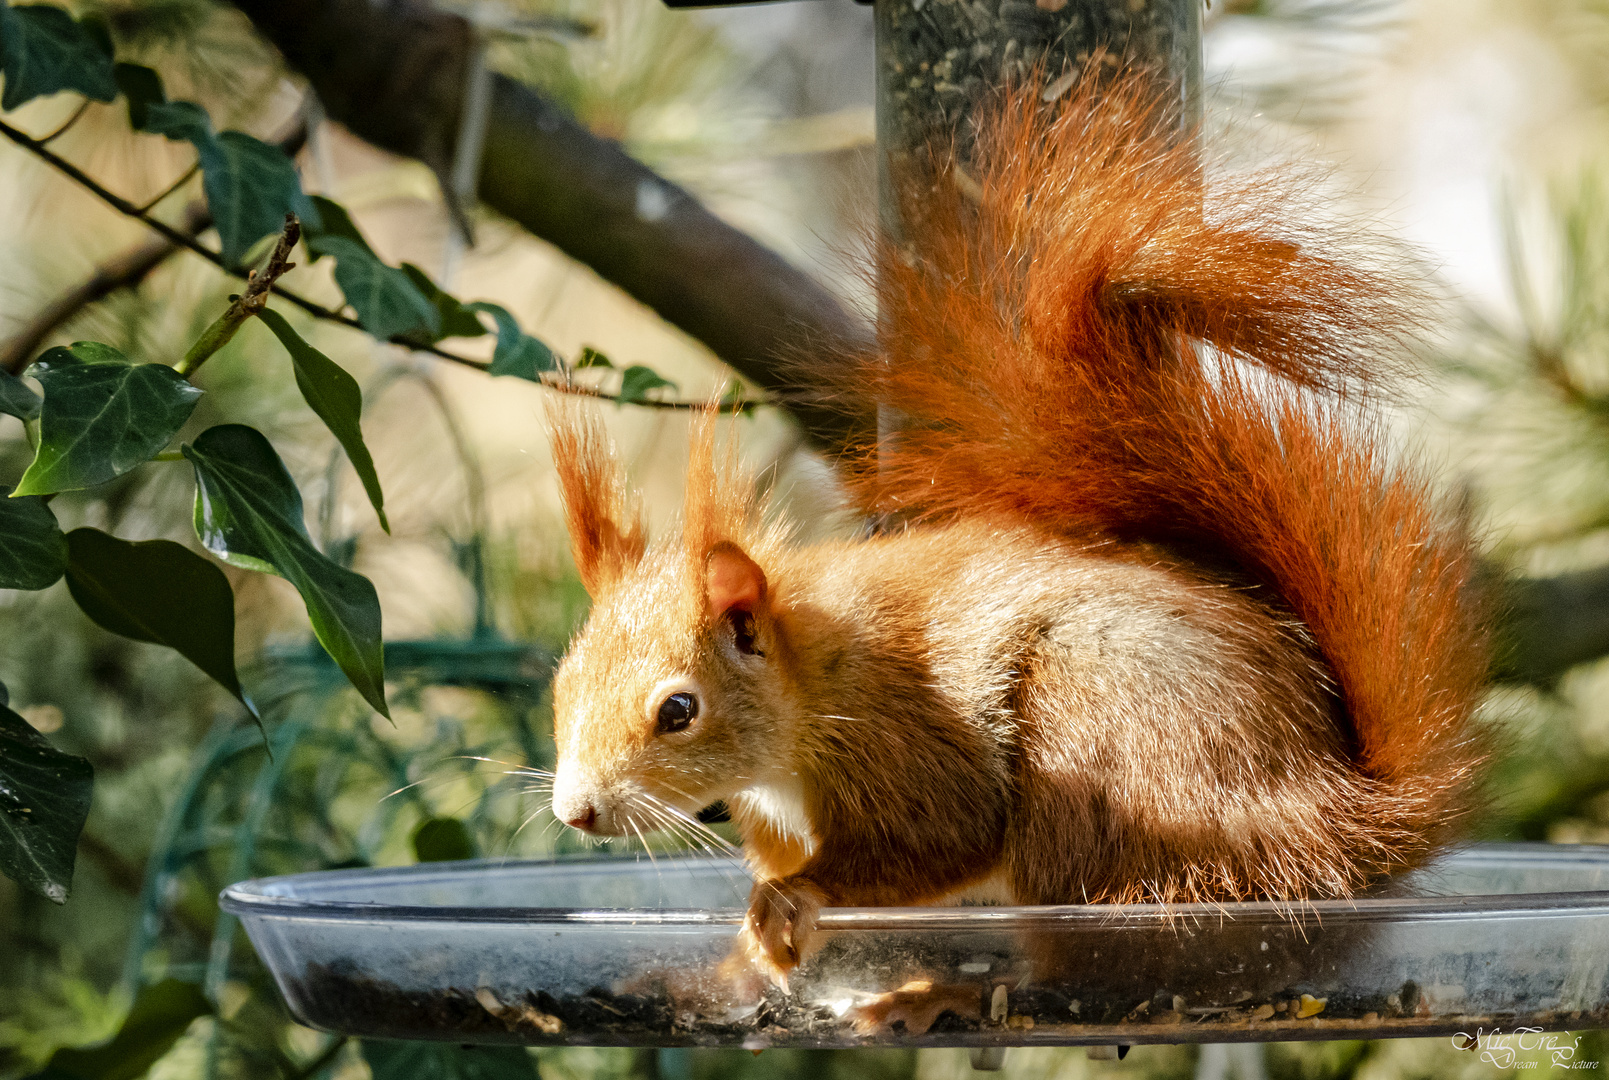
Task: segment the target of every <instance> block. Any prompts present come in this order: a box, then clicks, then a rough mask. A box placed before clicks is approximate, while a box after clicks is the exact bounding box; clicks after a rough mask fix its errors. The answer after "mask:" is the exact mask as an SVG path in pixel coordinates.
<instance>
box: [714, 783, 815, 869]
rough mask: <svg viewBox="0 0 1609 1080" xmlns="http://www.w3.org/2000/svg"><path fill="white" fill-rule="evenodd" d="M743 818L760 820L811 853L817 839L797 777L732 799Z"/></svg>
mask: <svg viewBox="0 0 1609 1080" xmlns="http://www.w3.org/2000/svg"><path fill="white" fill-rule="evenodd" d="M733 801H734V802H736V803H737V804H738V805H739V807H740V808H741V809H742V812H743V813H744V814H745V815H752V816H754V817H757V818H763V819H764V820H765V821H766V823H767V824H769V825H770V826H771V827H772V828H773V829H775V830H776V831H777V832H778V833H780V834H781V835H782V836H784V837H786V838H788V839H790V840H794V841H797V842H798V843H800V844H803V845H804V846H805V848H806V849H807V850H810V851H814V850H815V847H816V836H815V833H814V832H813V831H812V830H811V828H810V816H809V815H808V814H806V813H805V804H804V788H803V787H802V786H801V785H800V783H799V778H798V777H796V776H786V777H782V778H779V779H777V780H773V781H770V782H768V783H764V784H755V785H754V786H753V787H749V788H745V789H744V790H743V791H741V792H739V793H738V794H737V795H736V796H734V797H733Z"/></svg>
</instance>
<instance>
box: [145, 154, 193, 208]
mask: <svg viewBox="0 0 1609 1080" xmlns="http://www.w3.org/2000/svg"><path fill="white" fill-rule="evenodd" d="M200 171H201V162H200V161H197V162H196V163H195V164H194V165H192V166H190V167H189V168H188V169H186V170H185V172H184V175H183V176H181V177H179V178H178V179H177V180H175V181H174V182H173V183H171V184H169V185H168V186H167V187H165V188H163V189H162V191H161V192H160V193H159V194H157V195H156V196H155V197H154V198H152V199H150V200H149V201H148V202H146V204H145V205H144V206H142V207H140V214H141V215H145V214H149V213H150V212H151V210H152V208H154V207H155V206H157V205H158V204H160V203H161V202H162V200H163V199H166V198H167V197H168V196H169V195H172V194H173V193H174V192H175V191H178V190H179V189H180V188H182V187H184V185H186V184H188V183H189V182H190V178H191V177H192V176H194V175H195V174H196V173H198V172H200Z"/></svg>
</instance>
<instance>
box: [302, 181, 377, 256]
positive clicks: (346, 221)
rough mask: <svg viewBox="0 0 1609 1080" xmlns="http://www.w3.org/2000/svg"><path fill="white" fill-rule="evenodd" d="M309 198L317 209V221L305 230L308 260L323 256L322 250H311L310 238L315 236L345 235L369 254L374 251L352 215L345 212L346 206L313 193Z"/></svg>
mask: <svg viewBox="0 0 1609 1080" xmlns="http://www.w3.org/2000/svg"><path fill="white" fill-rule="evenodd" d="M311 198H312V201H313V207H314V208H315V209H316V210H318V217H319V223H318V225H317V227H309V228H308V230H307V236H308V261H309V262H318V261H319V259H321V258H323V257H324V256H323V253H322V252H319V251H314V250H312V238H313V237H315V236H340V237H345V238H346V239H348V240H353V241H356V242H357V243H359V244H362V245H363V247H364V249H365V250H366V251H368V252H369V253H370V254H371V255H372V254H373V253H374V249H373V248H371V247H369V242H368V241H367V240H365V239H363V234H362V233H361V232H359V231H358V227H357V226H356V225H355V224H353V222H352V215H351V214H348V213H347V212H346V207H344V206H342V205H341V204H340V203H338V202H336V201H335V200H334V199H326V198H325V197H324V196H322V195H314V196H311Z"/></svg>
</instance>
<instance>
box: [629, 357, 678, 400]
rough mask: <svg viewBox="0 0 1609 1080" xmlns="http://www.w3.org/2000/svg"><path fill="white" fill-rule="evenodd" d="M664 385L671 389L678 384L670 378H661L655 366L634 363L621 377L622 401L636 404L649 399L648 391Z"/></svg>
mask: <svg viewBox="0 0 1609 1080" xmlns="http://www.w3.org/2000/svg"><path fill="white" fill-rule="evenodd" d="M662 386H668V387H670V388H671V389H673V390H674V389H675V388H676V384H675V383H673V382H671V381H670V380H669V379H665V378H661V377H660V375H659V373H658V372H657V371H655V370H654V369H653V368H650V367H644V366H643V365H642V364H633V365H631V366H630V367H629V368H627V369H626V370H625V371H624V372H623V373H622V376H621V379H620V403H621V404H622V405H635V404H641V403H643V402H645V401H648V400H649V398H648V391H650V390H657V389H659V388H660V387H662Z"/></svg>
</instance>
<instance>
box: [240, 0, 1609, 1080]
mask: <svg viewBox="0 0 1609 1080" xmlns="http://www.w3.org/2000/svg"><path fill="white" fill-rule="evenodd" d="M667 2H669V3H670V4H671V6H673V7H679V6H708V4H707V2H701V3H691V4H689V3H683V2H682V0H667ZM717 2H719V0H717ZM874 8H875V20H876V32H877V38H876V49H877V142H878V154H879V197H880V205H881V210H882V217H883V224H884V227H885V229H887V230H889V232H890V233H891V235H893V236H895V237H896V238H898V239H900V240H901V241H902V242H907V243H912V244H913V245H914V246H915V248H916V249H917V250H916V251H915V252H914V253H915V254H918V255H919V253H920V252H919V247H920V240H919V238H920V234H921V233H920V222H919V221H911V220H902V213H904V211H902V210H901V209H900V207H901V206H902V205H906V204H907V200H905V199H903V198H902V197H900V196H901V193H902V192H905V191H907V190H910V187H909V186H910V185H917V186H918V188H919V185H921V184H923V183H930V182H935V178H932V177H928V176H924V175H923V173H922V170H923V169H924V168H925V167H926V166H925V164H924V162H926V161H928V160H930V159H929V158H928V156H927V155H926V150H927V149H928V148H930V147H932V146H933V145H935V143H937V144H940V145H944V146H949V147H953V148H954V149H955V150H956V152H957V158H958V161H959V162H960V163H961V164H962V165H963V166H964V165H965V162H966V160H967V152H968V144H969V137H970V128H969V122H970V120H971V118H972V117H974V116H975V115H976V114H977V112H978V110H979V109H980V108H981V107H983V106H984V105H985V104H986V102H987V100H988V97H989V95H990V93H991V92H992V91H994V90H995V89H996V88H998V87H1000V86H1002V85H1004V84H1006V83H1008V82H1010V83H1020V82H1021V81H1022V80H1026V79H1037V80H1039V82H1040V83H1041V84H1042V85H1041V86H1040V88H1039V92H1040V94H1041V96H1042V97H1043V99H1044V100H1045V101H1047V102H1050V101H1054V100H1055V99H1056V98H1057V97H1058V96H1059V95H1060V94H1061V93H1063V92H1065V91H1067V90H1068V89H1070V88H1071V87H1072V86H1073V85H1074V83H1075V82H1076V81H1077V80H1078V79H1079V77H1080V76H1081V75H1082V74H1083V73H1085V72H1086V71H1087V70H1088V69H1089V66H1090V65H1092V64H1104V65H1111V66H1113V67H1118V66H1121V67H1124V68H1126V69H1128V70H1144V71H1146V72H1149V73H1150V75H1151V77H1152V79H1153V81H1154V84H1155V87H1156V92H1157V94H1158V95H1159V96H1160V97H1161V98H1162V99H1163V100H1165V101H1167V102H1170V103H1171V107H1169V108H1167V109H1165V110H1163V114H1164V115H1166V116H1168V117H1169V118H1170V119H1171V120H1172V121H1173V122H1175V123H1176V124H1177V125H1178V130H1180V131H1181V132H1183V131H1188V130H1192V129H1193V128H1194V125H1195V123H1196V121H1197V119H1198V116H1199V98H1200V93H1201V81H1202V75H1201V70H1202V69H1201V28H1200V8H1201V4H1200V0H875V4H874ZM750 884H751V883H750V879H749V877H748V874H747V872H746V870H745V869H744V867H743V865H742V863H741V862H739V861H737V860H733V859H725V858H680V859H666V858H664V857H660V858H659V859H658V861H657V862H652V863H650V862H641V861H636V860H633V859H601V860H600V859H583V860H567V859H559V860H546V861H525V862H522V861H514V860H491V861H486V862H466V863H449V864H430V865H420V866H412V867H399V868H392V869H368V868H358V869H352V870H339V871H330V872H325V873H320V874H304V875H295V876H287V877H278V878H269V879H265V880H258V881H252V882H245V883H242V884H239V885H235V886H232V887H230V888H229V889H227V890H226V891H225V892H224V894H223V899H222V906H223V909H224V910H225V911H226V912H228V913H229V914H231V915H233V916H235V917H238V918H239V919H240V920H241V921H242V923H243V924H244V926H245V928H246V930H247V932H248V934H249V935H250V937H251V940H252V942H253V944H254V945H255V946H256V948H257V951H258V953H259V955H260V956H261V957H262V959H263V960H264V961H265V962H266V963H267V965H268V966H269V968H270V969H271V970H272V972H273V975H274V977H275V980H276V981H277V983H278V985H279V987H280V990H281V992H282V993H283V995H284V997H285V1000H286V1001H287V1003H288V1004H289V1006H290V1008H291V1011H292V1012H293V1013H294V1014H295V1016H296V1017H297V1018H298V1019H299V1020H300V1021H302V1022H303V1023H306V1024H309V1025H311V1026H314V1027H320V1028H324V1029H326V1030H331V1031H338V1032H341V1033H344V1034H353V1035H359V1036H364V1037H374V1038H384V1039H427V1040H438V1041H442V1042H449V1043H457V1044H469V1043H494V1044H495V1043H502V1044H519V1045H537V1046H543V1045H545V1046H559V1045H589V1046H636V1047H695V1046H727V1047H745V1048H748V1049H751V1050H760V1049H764V1048H766V1047H806V1048H823V1047H860V1046H907V1047H909V1046H965V1047H971V1048H972V1049H973V1051H974V1063H975V1064H977V1065H979V1066H980V1067H986V1068H987V1067H998V1065H999V1054H1000V1053H1001V1052H1003V1048H1004V1047H1008V1046H1019V1045H1083V1046H1088V1047H1090V1048H1091V1051H1090V1052H1091V1056H1101V1057H1105V1056H1109V1055H1110V1056H1116V1054H1117V1052H1118V1048H1119V1047H1127V1046H1130V1045H1135V1044H1141V1043H1181V1042H1196V1043H1253V1042H1260V1041H1274V1040H1278V1041H1286V1040H1307V1039H1338V1038H1339V1039H1359V1038H1389V1037H1404V1036H1429V1035H1443V1036H1459V1035H1464V1036H1465V1037H1468V1038H1470V1039H1474V1038H1475V1037H1476V1033H1477V1032H1480V1031H1485V1032H1490V1031H1491V1029H1493V1028H1494V1027H1495V1028H1500V1029H1501V1030H1503V1031H1510V1032H1511V1031H1514V1030H1515V1029H1516V1028H1520V1027H1526V1028H1531V1029H1540V1030H1545V1031H1558V1030H1564V1029H1570V1028H1585V1027H1600V1026H1609V849H1606V848H1557V847H1550V846H1548V845H1513V846H1489V847H1482V846H1477V847H1473V848H1469V849H1465V850H1461V851H1456V852H1453V853H1451V854H1449V855H1446V856H1444V857H1443V858H1442V859H1440V860H1439V861H1437V862H1436V863H1434V864H1432V865H1431V866H1429V867H1427V868H1424V869H1421V870H1419V871H1416V872H1415V873H1413V874H1411V875H1407V876H1405V877H1403V878H1400V879H1397V880H1395V881H1393V882H1392V884H1391V891H1390V892H1389V893H1388V894H1381V895H1376V896H1370V897H1367V898H1361V899H1357V900H1348V901H1339V900H1322V901H1315V902H1312V903H1308V904H1305V905H1302V906H1301V907H1300V908H1299V909H1296V910H1292V908H1291V907H1289V906H1288V905H1281V904H1271V903H1226V904H1213V905H1173V906H1168V907H1162V906H1157V905H1145V904H1136V905H1124V906H1111V905H1068V906H1056V907H969V908H911V909H892V908H860V909H827V910H824V911H823V912H822V913H821V917H820V923H819V933H820V936H821V940H822V941H823V946H822V948H821V950H820V952H818V953H817V954H815V955H814V956H812V957H810V958H808V959H807V960H806V961H805V962H804V963H803V964H802V965H801V967H800V968H799V969H798V970H797V971H796V972H795V973H794V974H793V976H792V978H791V981H790V986H789V988H788V990H787V992H784V991H782V990H781V989H779V988H775V987H769V988H766V989H765V990H764V992H763V993H755V992H753V991H752V988H750V990H749V992H746V993H742V992H738V991H736V990H734V987H733V985H732V982H731V980H730V979H729V978H728V976H727V974H726V973H725V972H724V971H723V961H725V960H726V959H727V957H728V956H729V955H730V953H731V951H732V948H733V944H734V942H735V941H736V939H737V935H738V933H739V931H740V929H741V927H742V924H743V917H744V908H745V906H746V902H747V895H748V889H749V887H750ZM1472 1045H1473V1043H1472ZM1553 1045H1555V1046H1556V1047H1558V1048H1560V1049H1559V1050H1558V1051H1557V1053H1564V1054H1566V1056H1568V1053H1569V1051H1568V1049H1567V1048H1568V1047H1569V1046H1570V1045H1571V1044H1570V1041H1569V1040H1568V1039H1567V1038H1565V1039H1562V1040H1560V1041H1557V1042H1555V1043H1554V1044H1553Z"/></svg>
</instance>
